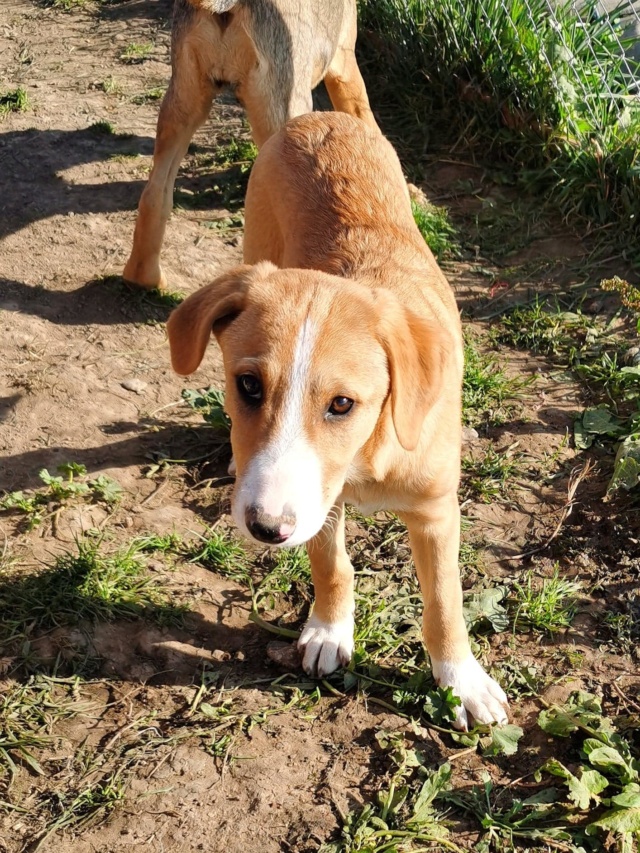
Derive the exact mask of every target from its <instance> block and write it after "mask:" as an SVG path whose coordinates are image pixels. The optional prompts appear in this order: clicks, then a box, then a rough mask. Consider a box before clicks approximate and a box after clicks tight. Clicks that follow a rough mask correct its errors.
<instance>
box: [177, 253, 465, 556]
mask: <svg viewBox="0 0 640 853" xmlns="http://www.w3.org/2000/svg"><path fill="white" fill-rule="evenodd" d="M167 328H168V333H169V342H170V345H171V358H172V363H173V367H174V370H176V372H177V373H180V374H185V375H186V374H189V373H192V372H193V371H194V370H195V369H196V368H197V367H198V365H199V364H200V362H201V360H202V357H203V355H204V352H205V349H206V346H207V343H208V341H209V338H210V333H211V331H212V330H213V333H214V334H215V336H216V337H217V339H218V342H219V343H220V346H221V349H222V355H223V360H224V367H225V374H226V409H227V412H228V414H229V416H230V418H231V422H232V429H231V445H232V448H233V455H234V461H235V466H236V472H237V480H236V487H235V492H234V498H233V516H234V519H235V521H236V523H237V524H238V526H239V527H240V529H241V530H242V531H243V532H244V533H245V534H247V535H249V536H250V537H252V538H254V539H257V540H259V541H262V542H268V543H269V544H271V545H279V544H286V545H298V544H300V543H302V542H306V541H307V540H309V539H311V538H312V537H313V536H315V535H316V534H317V533H318V532H319V531H320V529H321V528H322V527H323V525H324V523H325V519H326V517H327V514H328V512H329V510H330V509H331V507H332V506H333V504H334V503H335V501H336V500H337V499H338V497H339V496H340V494H341V492H342V490H343V488H344V484H345V481H346V480H347V478H348V472H349V468H350V466H351V465H352V462H353V461H354V459H355V458H356V457H357V456H358V454H359V452H360V451H361V450H362V448H363V447H364V446H365V445H366V444H367V443H368V442H370V441H375V440H381V441H382V440H387V439H388V436H386V435H384V434H382V435H378V434H379V433H380V432H381V430H382V432H383V433H384V422H385V421H383V420H381V412H382V411H383V410H385V411H386V409H387V406H388V407H389V410H390V413H391V421H392V423H393V427H394V429H395V433H396V439H395V440H397V441H398V442H399V443H400V444H401V445H402V447H403V448H405V450H413V449H415V447H416V446H417V444H418V442H419V439H420V434H421V430H422V426H423V422H424V419H425V417H426V415H427V412H428V411H429V409H430V408H431V406H432V405H433V403H434V402H435V400H436V399H437V397H438V394H439V391H440V388H441V384H442V373H443V366H444V363H445V361H446V358H447V350H448V340H447V338H446V335H445V334H444V332H442V330H441V329H440V328H439V327H437V326H435V325H434V324H432V323H430V322H429V321H426V320H424V319H422V318H421V317H419V316H418V315H416V314H413V313H412V312H410V311H409V310H407V309H406V308H404V307H403V306H402V305H401V304H400V303H399V302H398V300H397V299H396V298H395V297H394V296H393V295H392V294H391V293H390V292H388V291H385V290H370V289H369V288H367V287H364V286H362V285H359V284H356V283H353V282H349V281H346V280H344V279H340V278H336V277H334V276H330V275H326V274H324V273H320V272H316V271H312V270H278V269H277V268H276V267H274V266H273V265H272V264H269V263H261V264H258V265H257V266H255V267H248V266H245V267H240V268H237V269H236V270H232V271H231V272H229V273H227V274H226V275H224V276H222V277H220V278H219V279H217V280H216V281H214V282H213V284H210V285H208V286H207V287H204V288H202V289H201V290H199V291H197V292H196V293H194V294H193V295H192V296H190V297H189V298H188V299H186V300H185V302H183V303H182V305H180V307H179V308H177V309H176V310H175V311H174V312H173V314H172V315H171V317H170V318H169V322H168V326H167Z"/></svg>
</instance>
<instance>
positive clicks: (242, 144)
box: [213, 138, 258, 168]
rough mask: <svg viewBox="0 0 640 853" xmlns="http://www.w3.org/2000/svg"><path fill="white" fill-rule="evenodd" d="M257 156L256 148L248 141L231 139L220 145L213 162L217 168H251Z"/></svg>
mask: <svg viewBox="0 0 640 853" xmlns="http://www.w3.org/2000/svg"><path fill="white" fill-rule="evenodd" d="M257 156H258V148H257V146H256V144H255V143H254V142H252V141H251V140H250V139H235V138H234V139H232V140H230V141H229V142H227V143H226V145H221V146H220V147H219V148H218V150H217V151H216V153H215V155H214V157H213V161H214V163H216V165H218V166H246V167H249V168H250V167H251V166H253V164H254V162H255V159H256V157H257Z"/></svg>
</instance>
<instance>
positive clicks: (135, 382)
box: [120, 379, 147, 394]
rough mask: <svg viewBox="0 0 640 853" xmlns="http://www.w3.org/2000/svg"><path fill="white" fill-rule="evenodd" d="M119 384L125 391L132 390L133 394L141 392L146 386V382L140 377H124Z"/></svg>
mask: <svg viewBox="0 0 640 853" xmlns="http://www.w3.org/2000/svg"><path fill="white" fill-rule="evenodd" d="M120 385H122V387H123V388H125V389H126V390H127V391H133V392H134V393H135V394H142V392H143V391H144V389H145V388H146V387H147V383H146V382H143V381H142V379H124V380H123V381H122V382H121V383H120Z"/></svg>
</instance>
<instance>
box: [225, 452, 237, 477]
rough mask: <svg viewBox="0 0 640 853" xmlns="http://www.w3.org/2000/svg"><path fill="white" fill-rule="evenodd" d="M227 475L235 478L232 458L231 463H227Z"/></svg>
mask: <svg viewBox="0 0 640 853" xmlns="http://www.w3.org/2000/svg"><path fill="white" fill-rule="evenodd" d="M227 474H228V475H229V476H230V477H235V476H236V460H235V459H234V458H233V456H232V457H231V462H229V467H228V468H227Z"/></svg>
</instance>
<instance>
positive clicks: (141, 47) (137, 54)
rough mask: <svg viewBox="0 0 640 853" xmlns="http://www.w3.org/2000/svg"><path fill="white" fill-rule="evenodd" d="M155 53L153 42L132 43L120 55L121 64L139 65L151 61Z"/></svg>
mask: <svg viewBox="0 0 640 853" xmlns="http://www.w3.org/2000/svg"><path fill="white" fill-rule="evenodd" d="M152 52H153V44H152V43H151V42H144V43H141V42H131V44H130V45H127V47H126V48H125V49H124V50H123V51H122V53H121V54H120V57H119V59H120V62H123V63H124V64H125V65H138V64H140V63H141V62H144V61H145V60H146V59H149V57H150V56H151V53H152Z"/></svg>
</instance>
